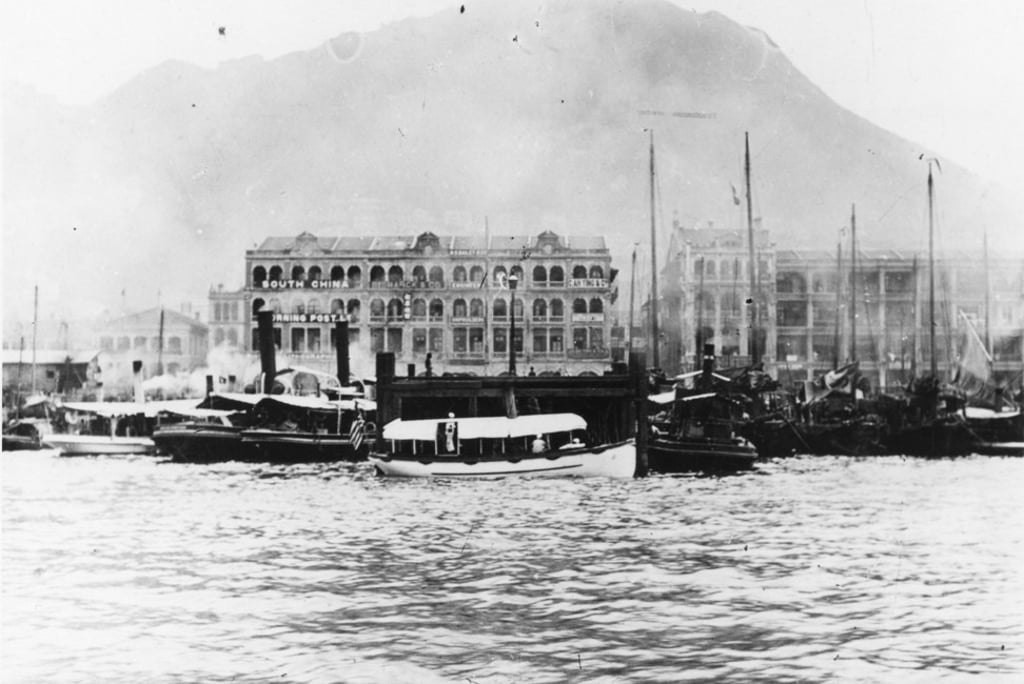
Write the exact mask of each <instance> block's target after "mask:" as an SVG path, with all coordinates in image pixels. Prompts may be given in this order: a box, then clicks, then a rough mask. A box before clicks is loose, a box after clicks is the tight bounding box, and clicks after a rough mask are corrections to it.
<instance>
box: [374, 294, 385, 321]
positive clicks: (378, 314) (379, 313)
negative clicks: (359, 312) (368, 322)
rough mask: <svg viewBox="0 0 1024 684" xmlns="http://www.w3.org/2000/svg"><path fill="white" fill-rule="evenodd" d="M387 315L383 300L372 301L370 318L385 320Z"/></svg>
mask: <svg viewBox="0 0 1024 684" xmlns="http://www.w3.org/2000/svg"><path fill="white" fill-rule="evenodd" d="M385 313H386V309H385V307H384V300H383V299H371V300H370V318H384V314H385Z"/></svg>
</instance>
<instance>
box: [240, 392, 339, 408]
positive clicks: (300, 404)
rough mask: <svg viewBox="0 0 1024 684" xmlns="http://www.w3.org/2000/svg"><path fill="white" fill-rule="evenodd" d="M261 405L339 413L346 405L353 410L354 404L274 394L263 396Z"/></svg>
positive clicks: (295, 395) (320, 398)
mask: <svg viewBox="0 0 1024 684" xmlns="http://www.w3.org/2000/svg"><path fill="white" fill-rule="evenodd" d="M259 403H260V404H279V405H281V406H289V407H292V408H301V409H312V410H315V411H337V410H339V409H341V410H344V409H345V406H344V404H346V403H347V404H349V407H350V408H351V404H352V402H337V401H328V400H327V399H324V398H322V397H317V396H303V395H299V394H274V395H271V396H267V395H263V396H262V398H261V399H260V400H259Z"/></svg>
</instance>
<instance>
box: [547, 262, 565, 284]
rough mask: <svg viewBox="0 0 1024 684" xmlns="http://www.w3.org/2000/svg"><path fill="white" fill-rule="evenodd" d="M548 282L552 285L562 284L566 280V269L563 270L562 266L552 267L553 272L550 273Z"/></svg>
mask: <svg viewBox="0 0 1024 684" xmlns="http://www.w3.org/2000/svg"><path fill="white" fill-rule="evenodd" d="M548 282H549V283H550V284H551V285H561V284H562V283H564V282H565V271H563V270H562V267H561V266H552V267H551V272H550V273H548Z"/></svg>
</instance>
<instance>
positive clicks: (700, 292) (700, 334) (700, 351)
mask: <svg viewBox="0 0 1024 684" xmlns="http://www.w3.org/2000/svg"><path fill="white" fill-rule="evenodd" d="M704 341H705V340H704V257H701V258H700V285H698V286H697V350H696V354H695V356H696V357H697V358H696V361H695V363H694V365H695V366H699V365H700V363H701V360H702V359H703V358H704Z"/></svg>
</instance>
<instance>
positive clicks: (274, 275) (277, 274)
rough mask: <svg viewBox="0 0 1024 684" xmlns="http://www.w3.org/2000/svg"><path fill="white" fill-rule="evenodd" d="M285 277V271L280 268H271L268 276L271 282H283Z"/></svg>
mask: <svg viewBox="0 0 1024 684" xmlns="http://www.w3.org/2000/svg"><path fill="white" fill-rule="evenodd" d="M283 275H284V271H283V270H281V267H280V266H271V267H270V273H269V275H268V279H269V280H281V278H282V277H283Z"/></svg>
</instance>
